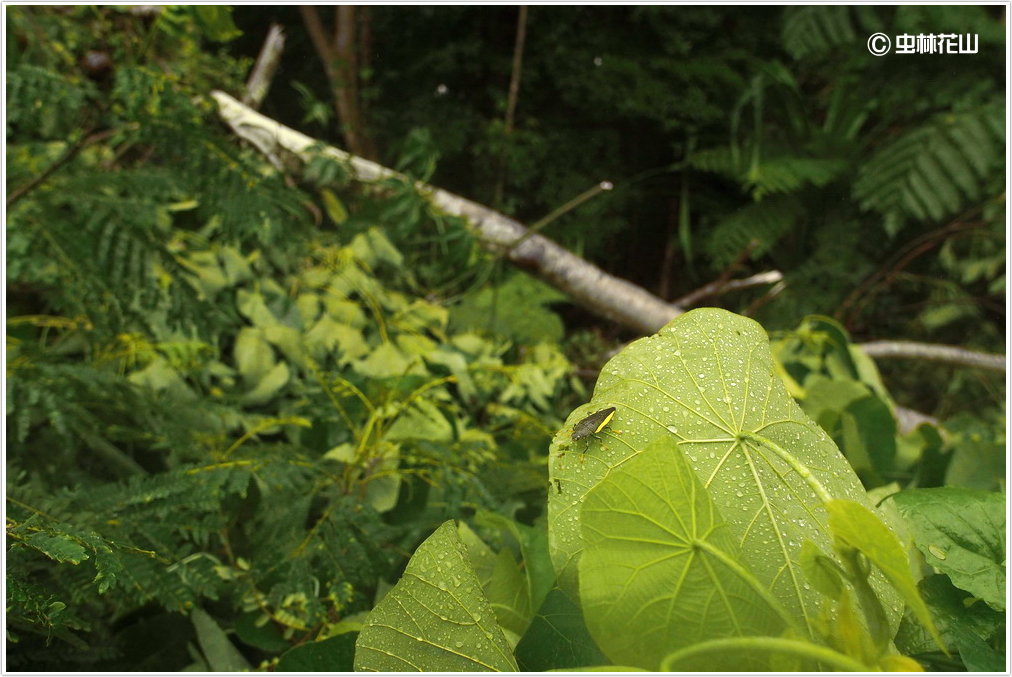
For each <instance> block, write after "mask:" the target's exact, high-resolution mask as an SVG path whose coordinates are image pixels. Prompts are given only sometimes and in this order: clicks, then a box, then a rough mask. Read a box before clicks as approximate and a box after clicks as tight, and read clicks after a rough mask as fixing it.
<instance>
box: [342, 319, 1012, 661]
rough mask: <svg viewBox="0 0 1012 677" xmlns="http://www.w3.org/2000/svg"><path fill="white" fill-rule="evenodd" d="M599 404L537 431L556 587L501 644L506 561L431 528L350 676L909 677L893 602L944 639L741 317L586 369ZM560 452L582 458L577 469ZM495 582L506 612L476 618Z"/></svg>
mask: <svg viewBox="0 0 1012 677" xmlns="http://www.w3.org/2000/svg"><path fill="white" fill-rule="evenodd" d="M838 347H840V348H843V349H846V347H847V346H846V343H844V344H842V345H840V346H838ZM838 357H839V354H837V355H836V358H838ZM828 361H829V362H831V363H832V362H834V359H832V358H831V359H830V360H828ZM606 404H607V405H610V406H615V407H617V408H618V410H619V413H618V414H617V415H616V419H615V421H613V426H612V427H610V428H608V429H607V430H605V431H603V432H602V433H600V437H601V438H603V439H602V440H594V441H588V442H579V443H574V442H572V440H571V437H570V435H569V434H568V433H569V431H568V430H566V429H563V430H561V431H560V432H559V433H558V434H557V436H556V438H555V441H554V444H553V450H554V451H556V452H561V453H557V454H554V459H553V463H552V467H551V471H552V481H553V483H554V484H555V485H556V486H557V491H555V492H552V493H550V499H549V523H548V543H549V544H550V546H551V548H552V550H551V555H552V561H553V564H554V568H555V573H556V574H557V575H558V586H559V587H556V588H554V589H553V590H551V591H550V592H549V593H548V594H547V596H546V597H545V598H544V602H543V606H542V608H541V610H539V612H538V614H537V615H536V616H535V617H534V618H533V620H532V622H530V623H529V625H527V626H526V631H524V632H523V634H522V637H521V638H520V641H519V642H518V643H516V644H515V647H514V643H513V642H512V641H510V640H508V639H507V638H508V637H509V636H510V634H511V633H512V632H513V631H510V630H508V629H509V628H517V627H521V626H518V625H516V624H515V616H516V614H517V613H518V612H519V613H522V614H526V613H528V609H529V608H530V607H528V606H527V605H526V604H525V605H523V606H519V605H517V604H516V603H515V601H516V600H517V599H519V598H520V597H521V596H522V595H518V593H520V592H521V591H522V590H523V582H522V580H521V578H520V577H519V576H518V571H517V569H516V564H515V560H514V559H513V556H512V554H510V552H509V551H508V550H506V549H502V550H500V552H499V554H498V555H495V554H494V552H493V551H492V549H491V548H490V547H489V546H488V545H487V544H486V543H484V542H483V541H482V540H481V539H479V538H478V537H477V536H476V535H475V534H474V533H473V532H472V531H471V530H470V529H467V528H465V527H460V528H459V529H457V530H455V529H454V528H453V526H452V525H451V524H449V523H447V524H444V525H443V526H441V527H440V528H439V530H437V531H436V533H435V534H433V535H432V536H431V537H430V538H429V539H428V540H427V541H426V542H425V544H423V546H422V547H421V548H419V550H418V551H416V554H415V556H414V557H413V559H412V562H411V564H409V566H408V569H407V571H406V572H405V575H404V576H403V577H402V578H401V580H400V582H398V584H397V585H396V586H395V587H394V590H393V591H392V592H391V593H390V594H389V595H388V596H387V597H386V598H384V600H383V601H382V602H380V604H379V605H377V607H376V608H375V609H374V610H373V611H372V612H371V613H370V614H369V617H368V619H367V621H366V629H365V630H364V631H363V632H362V634H361V635H360V636H359V640H358V643H357V653H356V667H357V668H358V669H367V670H382V669H388V670H389V669H393V668H394V667H396V666H400V669H405V667H406V668H407V669H411V670H438V669H446V668H447V666H450V667H453V666H455V665H457V666H459V665H461V663H460V661H465V662H466V664H467V665H469V666H471V667H470V669H481V670H493V669H515V668H514V664H513V661H514V655H515V656H516V660H517V665H520V666H523V667H524V668H526V669H534V668H536V669H541V670H544V669H552V668H555V669H573V668H575V667H582V668H584V669H595V668H594V666H607V665H609V664H610V665H611V666H635V668H638V669H661V670H672V669H685V670H690V669H692V670H703V669H705V670H712V669H715V668H719V669H724V670H742V669H752V670H756V669H762V670H770V669H777V670H781V671H785V670H786V671H790V670H802V669H809V670H810V669H817V668H822V669H826V668H830V669H845V670H864V669H870V668H876V669H882V670H911V669H919V667H920V666H919V665H918V664H917V663H916V662H915V661H913V660H912V659H911V658H909V657H907V656H903V655H899V654H896V653H895V652H894V650H893V648H892V642H893V639H894V637H896V636H897V629H898V627H899V620H900V619H899V618H898V615H897V612H898V610H899V609H900V608H901V604H906V605H907V606H908V607H909V608H910V610H911V614H912V617H913V618H915V619H916V621H917V622H918V623H919V624H920V626H921V627H922V628H923V632H925V633H927V635H928V636H929V637H930V638H931V640H932V641H933V642H935V645H934V646H935V647H937V648H940V647H944V642H945V637H946V635H945V634H943V633H946V632H947V633H949V635H951V634H952V632H953V630H952V628H954V627H955V628H956V632H957V633H960V632H963V629H964V628H963V627H962V626H960V625H958V624H956V623H954V622H950V621H948V620H947V621H946V624H944V625H942V632H939V630H938V629H936V626H935V620H934V608H935V607H934V606H932V604H931V603H930V599H929V601H928V602H926V601H925V599H924V598H923V597H922V595H921V591H922V590H923V589H924V588H923V586H920V587H919V586H918V585H917V582H916V579H915V577H914V574H913V573H912V569H911V567H910V561H909V558H908V553H907V552H906V550H905V549H904V547H903V545H902V543H901V541H900V539H899V538H898V537H897V535H896V533H895V532H894V531H893V529H892V528H891V527H890V526H889V525H888V523H887V522H886V521H885V520H886V519H887V518H886V517H885V515H884V514H883V513H879V512H878V511H876V510H875V509H874V508H873V507H872V506H871V501H870V499H869V497H868V496H867V495H866V494H865V493H864V492H863V491H862V490H861V488H860V485H859V484H858V482H857V479H856V477H855V476H854V475H853V473H852V471H850V469H849V468H848V467H847V465H846V463H845V462H844V459H843V456H842V455H840V453H839V452H838V451H837V450H836V448H835V447H834V446H833V444H832V442H831V441H830V440H829V438H828V437H827V436H826V435H825V433H824V432H822V431H821V430H820V429H818V428H817V426H816V425H815V424H814V423H813V422H811V421H810V420H808V419H806V417H805V416H804V414H803V413H802V411H801V410H800V408H798V406H797V405H796V404H794V402H793V401H792V400H790V398H789V397H788V395H787V393H786V391H785V390H784V389H783V388H782V387H781V385H780V383H779V381H776V380H775V374H774V367H773V361H772V356H771V354H770V352H769V349H768V348H767V345H766V337H765V336H764V335H763V334H762V331H761V330H760V329H759V328H758V327H757V325H755V323H753V322H752V321H750V320H747V319H745V318H742V317H740V316H735V315H733V314H730V313H726V312H724V311H718V310H697V311H692V312H690V313H688V314H686V315H684V316H682V317H679V318H677V319H676V320H674V321H673V322H672V323H671V324H670V325H668V326H667V327H665V328H664V329H663V330H662V331H661V332H660V333H658V334H656V335H654V336H652V337H649V338H647V339H643V340H641V341H639V342H637V343H635V344H633V345H631V346H629V347H628V348H627V349H626V350H624V351H623V352H622V353H620V354H619V355H617V356H616V357H615V358H614V359H613V360H612V361H611V362H609V364H608V365H606V366H605V369H604V372H603V375H602V378H601V380H600V381H599V383H598V387H597V389H596V391H595V396H594V398H593V400H592V402H591V403H590V404H589V405H588V407H586V409H591V408H599V407H601V406H604V405H606ZM584 409H585V408H584V407H581V408H579V409H577V410H576V411H574V412H573V413H572V414H571V416H570V418H569V422H570V423H572V422H575V421H578V420H580V418H581V417H582V416H583V415H584V413H585V412H584V411H583V410H584ZM620 417H621V418H620ZM617 426H621V427H622V430H621V431H619V430H617V429H616V427H617ZM575 444H580V445H581V446H582V445H586V448H581V450H580V457H579V458H576V456H577V454H576V450H575V449H573V446H574V445H575ZM567 461H568V462H569V465H567V464H566V462H567ZM602 467H603V468H604V471H602V470H601V468H602ZM767 468H770V469H772V470H767ZM898 496H900V497H902V496H903V494H902V493H901V494H899V495H898ZM996 500H1000V499H997V497H996ZM498 519H499V520H501V518H498ZM767 520H769V521H770V522H771V526H770V527H768V531H764V530H766V529H767V527H766V522H767ZM574 524H575V525H578V528H579V531H575V533H574V526H573V525H574ZM458 531H459V533H460V537H458V536H457V534H458ZM757 532H759V533H757ZM771 544H773V545H771ZM504 553H506V555H505V556H504ZM781 553H782V555H781ZM532 554H533V553H532V551H525V552H524V553H523V555H524V562H525V564H528V563H529V564H531V565H532V566H533V565H534V563H535V562H536V559H535V558H534V557H533V556H532ZM784 571H788V572H789V576H787V577H785V576H783V572H784ZM785 578H787V579H788V580H789V583H790V584H789V585H788V584H784V582H783V581H784V579H785ZM468 588H470V592H468ZM567 588H568V590H569V591H567ZM504 589H513V590H514V591H516V592H515V593H514V595H513V596H512V597H507V598H508V599H511V600H513V603H511V604H507V605H506V606H505V608H499V609H497V610H496V611H495V618H496V619H497V620H498V624H497V625H494V626H491V627H490V626H487V625H483V624H482V623H483V621H484V620H487V619H488V618H489V616H491V615H492V612H493V609H494V608H495V607H494V602H493V599H494V592H493V591H496V590H504ZM456 590H461V591H462V592H459V593H455V592H454V591H456ZM448 591H449V592H448ZM904 623H905V624H906V623H907V622H906V621H904ZM906 627H907V628H908V629H907V630H905V632H906V633H907V636H906V637H904V645H905V646H907V647H910V648H913V647H914V646H915V645H914V642H913V634H912V633H911V629H910V626H909V625H906ZM973 637H977V639H976V640H974V639H972V638H968V637H963V641H964V642H965V644H964V645H961V646H965V647H966V655H967V656H970V658H969V661H970V662H969V663H967V664H968V665H969V664H990V663H987V661H988V660H989V658H988V656H989V654H987V653H986V651H985V650H984V649H985V648H986V647H984V648H982V647H981V646H980V644H981V643H982V642H983V640H980V638H979V637H978V636H977V635H974V636H973ZM419 642H421V644H419ZM452 647H456V650H454V649H452ZM510 647H514V652H515V654H514V653H510V652H508V651H507V649H508V648H510ZM476 666H477V667H476ZM604 669H606V668H604Z"/></svg>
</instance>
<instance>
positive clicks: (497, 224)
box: [211, 91, 1005, 371]
mask: <svg viewBox="0 0 1012 677" xmlns="http://www.w3.org/2000/svg"><path fill="white" fill-rule="evenodd" d="M211 96H212V97H213V98H214V100H215V101H217V103H218V107H219V113H220V115H221V117H222V119H223V120H224V121H225V122H226V123H227V124H228V125H229V126H230V127H231V128H232V130H233V131H234V132H235V133H236V134H237V135H238V136H240V137H241V138H243V139H246V140H247V141H249V142H250V143H252V144H253V145H254V146H256V147H257V149H259V150H260V151H261V152H262V153H264V154H265V155H267V156H268V157H274V158H278V159H280V160H282V161H284V160H290V159H296V160H298V161H299V162H302V163H305V162H307V161H308V160H310V159H311V158H312V157H314V154H315V153H322V154H324V155H326V156H329V157H331V158H333V159H335V160H337V161H339V162H342V163H345V164H346V165H347V166H348V168H349V169H350V171H351V172H352V175H353V176H354V178H355V179H357V180H359V181H363V182H376V181H380V180H382V179H397V180H400V181H408V180H409V179H408V178H407V177H405V176H404V175H403V174H399V173H397V172H395V171H393V170H391V169H387V168H386V167H383V166H381V165H379V164H377V163H375V162H372V161H370V160H366V159H364V158H361V157H357V156H355V155H352V154H351V153H347V152H345V151H343V150H339V149H337V148H334V147H333V146H323V147H322V148H321V145H320V144H319V142H318V141H317V140H315V139H313V138H311V137H308V136H306V135H305V134H302V133H301V132H297V131H295V130H294V129H290V128H288V127H285V126H284V125H282V124H280V123H278V122H275V121H274V120H271V119H270V118H268V117H266V116H264V115H261V114H260V113H257V112H256V111H254V110H252V109H251V108H249V107H248V106H244V105H243V104H241V103H240V102H239V101H236V100H235V99H234V98H232V97H231V96H229V95H228V94H225V93H224V92H220V91H215V92H212V93H211ZM311 148H312V149H313V150H310V149H311ZM285 164H286V166H287V165H288V163H285ZM414 186H415V188H416V189H417V190H418V191H419V192H421V193H422V194H424V195H427V196H428V198H429V200H430V202H431V203H432V204H433V206H435V207H436V208H438V209H439V210H441V211H443V212H445V213H447V214H451V215H454V216H462V217H465V218H466V219H468V220H469V221H470V223H471V227H473V228H474V229H475V231H476V233H477V235H478V238H479V241H480V242H481V243H482V245H483V246H484V247H485V248H486V249H488V250H490V251H492V252H494V253H495V254H496V255H499V256H502V257H503V258H505V259H508V260H510V261H512V262H513V263H515V264H516V265H518V266H520V267H521V268H524V269H525V270H527V271H528V272H529V273H531V274H532V275H534V276H536V277H538V278H540V279H541V280H544V281H545V282H547V283H548V284H550V285H552V286H553V287H555V288H557V289H559V290H560V291H562V292H564V293H565V294H567V295H569V297H570V298H572V299H573V300H574V301H575V302H576V303H579V304H580V305H582V306H583V307H585V308H587V309H588V310H590V311H591V312H593V313H595V314H597V315H600V316H602V317H605V318H607V319H609V320H613V321H615V322H618V323H619V324H622V325H624V326H626V327H628V328H630V329H633V330H635V331H638V332H641V333H643V334H652V333H654V332H656V331H657V330H658V329H660V328H661V327H663V326H664V325H665V324H667V323H668V322H670V321H671V320H672V319H674V318H675V317H677V316H679V315H681V314H682V313H684V312H685V309H684V307H683V306H681V305H678V304H673V303H667V302H665V301H664V300H662V299H660V298H658V297H656V296H654V295H653V294H651V293H650V292H648V291H647V290H645V289H643V288H642V287H639V286H637V285H634V284H632V283H631V282H629V281H627V280H623V279H621V278H618V277H615V276H614V275H610V274H608V273H606V272H604V271H603V270H601V269H600V268H598V267H597V266H595V265H593V264H592V263H589V262H587V261H585V260H583V259H581V258H580V257H579V256H576V255H575V254H573V253H572V252H570V251H568V250H566V249H564V248H563V247H560V246H559V245H558V244H556V243H555V242H552V241H551V240H549V239H548V238H546V237H544V236H542V235H538V234H536V233H531V232H530V230H528V229H527V228H525V227H524V226H523V225H522V224H521V223H519V222H518V221H516V220H514V219H511V218H510V217H508V216H505V215H504V214H500V213H499V212H496V211H494V210H492V209H489V208H488V207H485V206H484V205H480V204H478V203H476V202H472V201H471V200H468V199H466V198H462V197H460V196H458V195H454V194H453V193H450V192H448V191H445V190H442V189H440V188H436V187H435V186H430V185H428V184H425V183H422V182H421V181H417V182H415V183H414ZM776 275H778V273H777V271H770V272H767V273H761V274H760V275H758V276H752V277H750V278H745V279H743V280H729V281H727V282H726V283H725V284H724V290H726V289H728V288H732V287H740V286H746V285H750V284H753V283H756V282H758V281H760V280H761V281H762V283H768V282H772V281H773V278H774V277H775V276H776ZM785 283H786V282H785V280H780V281H779V282H777V283H776V285H774V287H773V289H772V290H771V294H774V293H775V290H778V289H781V288H783V285H785ZM704 289H705V288H704ZM857 345H858V346H860V347H862V348H864V349H865V352H866V353H868V355H869V356H870V357H873V358H889V357H910V358H921V359H928V360H936V361H943V362H948V363H950V364H958V365H962V366H972V367H983V368H986V369H994V370H998V371H1004V370H1005V356H1004V355H992V354H989V353H981V352H978V351H973V350H966V349H963V348H957V347H954V346H939V345H933V344H927V343H915V342H913V341H873V342H871V343H864V344H857Z"/></svg>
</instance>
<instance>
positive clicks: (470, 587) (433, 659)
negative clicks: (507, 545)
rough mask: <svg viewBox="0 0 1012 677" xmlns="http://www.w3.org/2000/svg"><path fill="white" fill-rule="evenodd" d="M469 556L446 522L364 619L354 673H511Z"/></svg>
mask: <svg viewBox="0 0 1012 677" xmlns="http://www.w3.org/2000/svg"><path fill="white" fill-rule="evenodd" d="M467 557H468V550H467V548H466V547H465V546H464V544H463V543H462V542H461V541H460V539H459V537H458V536H457V534H456V529H455V528H454V527H453V524H452V523H451V522H447V523H445V524H443V525H442V526H441V527H439V529H437V530H436V531H435V533H433V534H432V535H431V536H429V538H428V539H426V540H425V542H424V543H422V545H420V546H419V547H418V549H417V550H416V551H415V554H414V556H413V557H412V558H411V562H409V563H408V568H407V570H406V571H405V572H404V577H403V578H401V580H400V581H399V582H398V583H397V585H396V586H394V588H393V590H391V591H390V592H389V593H388V594H387V596H386V597H384V598H383V600H382V601H381V602H380V603H379V604H377V605H376V608H375V609H374V610H373V612H372V613H370V614H369V620H368V621H367V622H366V625H365V628H363V630H362V632H361V633H360V634H359V637H358V641H357V642H356V651H355V669H356V670H364V671H369V672H381V671H391V670H392V671H406V670H411V671H423V670H443V671H461V670H465V671H470V670H479V671H497V672H502V671H515V670H516V669H517V665H516V662H515V661H514V659H513V656H512V654H511V653H510V650H509V646H508V644H507V642H506V638H505V636H504V635H503V634H502V631H501V630H500V628H499V626H498V625H497V624H496V620H495V619H496V617H495V614H494V613H493V611H492V607H491V606H489V603H488V601H487V600H486V599H485V596H484V594H483V593H482V592H481V591H480V585H479V582H478V578H477V576H475V573H474V569H473V568H472V566H471V564H470V563H469V562H468V559H467ZM408 628H412V630H413V631H412V632H406V631H407V629H408ZM451 628H452V632H447V630H449V629H451Z"/></svg>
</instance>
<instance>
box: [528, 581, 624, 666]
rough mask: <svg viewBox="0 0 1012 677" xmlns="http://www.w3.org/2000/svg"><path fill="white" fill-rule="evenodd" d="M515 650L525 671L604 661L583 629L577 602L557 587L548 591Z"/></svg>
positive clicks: (584, 626) (585, 629)
mask: <svg viewBox="0 0 1012 677" xmlns="http://www.w3.org/2000/svg"><path fill="white" fill-rule="evenodd" d="M515 654H516V657H517V663H519V664H520V668H521V669H522V670H524V671H525V672H543V671H545V670H552V669H568V670H572V669H575V668H582V667H586V666H590V665H602V664H604V663H605V662H606V661H607V658H605V656H604V654H602V653H601V650H600V649H598V648H597V645H596V644H594V639H593V638H592V637H591V636H590V632H589V631H588V630H587V626H586V624H585V623H584V620H583V612H582V611H580V606H579V605H578V604H577V603H576V602H575V601H574V600H573V599H572V598H571V597H570V596H569V595H567V594H566V593H565V592H563V591H562V590H561V589H560V588H552V589H551V590H550V591H549V593H548V595H547V596H546V597H545V601H544V602H543V603H542V604H541V608H539V609H538V612H537V613H536V614H535V615H534V619H533V620H532V621H531V624H530V626H529V627H528V628H527V632H526V633H525V634H524V636H523V639H521V640H520V643H519V644H517V647H516V651H515Z"/></svg>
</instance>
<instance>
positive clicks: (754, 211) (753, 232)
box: [706, 195, 804, 266]
mask: <svg viewBox="0 0 1012 677" xmlns="http://www.w3.org/2000/svg"><path fill="white" fill-rule="evenodd" d="M803 214H804V207H803V205H802V204H801V202H800V201H799V200H798V199H797V198H796V197H794V196H793V195H783V196H777V197H774V198H770V199H768V200H763V201H762V202H756V203H754V204H751V205H748V206H747V207H743V208H742V209H739V210H738V211H737V212H734V213H733V214H731V215H730V216H728V217H726V218H725V219H723V220H722V221H721V222H720V223H718V224H717V225H716V227H715V228H714V229H713V231H712V232H711V233H710V236H709V238H708V239H707V245H706V246H707V250H708V251H709V253H710V256H711V257H712V258H713V262H714V264H715V265H717V266H726V265H729V264H730V263H732V262H733V261H734V260H735V258H736V257H737V256H738V255H739V254H740V253H741V251H742V250H743V249H745V247H747V246H748V245H749V243H750V242H751V241H752V240H756V241H757V242H758V244H757V246H756V247H755V248H754V249H753V251H752V257H753V258H754V257H758V256H761V255H762V254H765V253H766V252H768V251H770V250H771V249H772V248H773V247H774V246H775V245H776V243H777V241H778V240H779V239H780V238H781V237H783V235H784V234H785V233H787V232H789V231H790V230H791V229H792V228H794V227H795V226H796V225H797V223H798V221H799V220H800V219H801V217H802V216H803Z"/></svg>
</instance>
